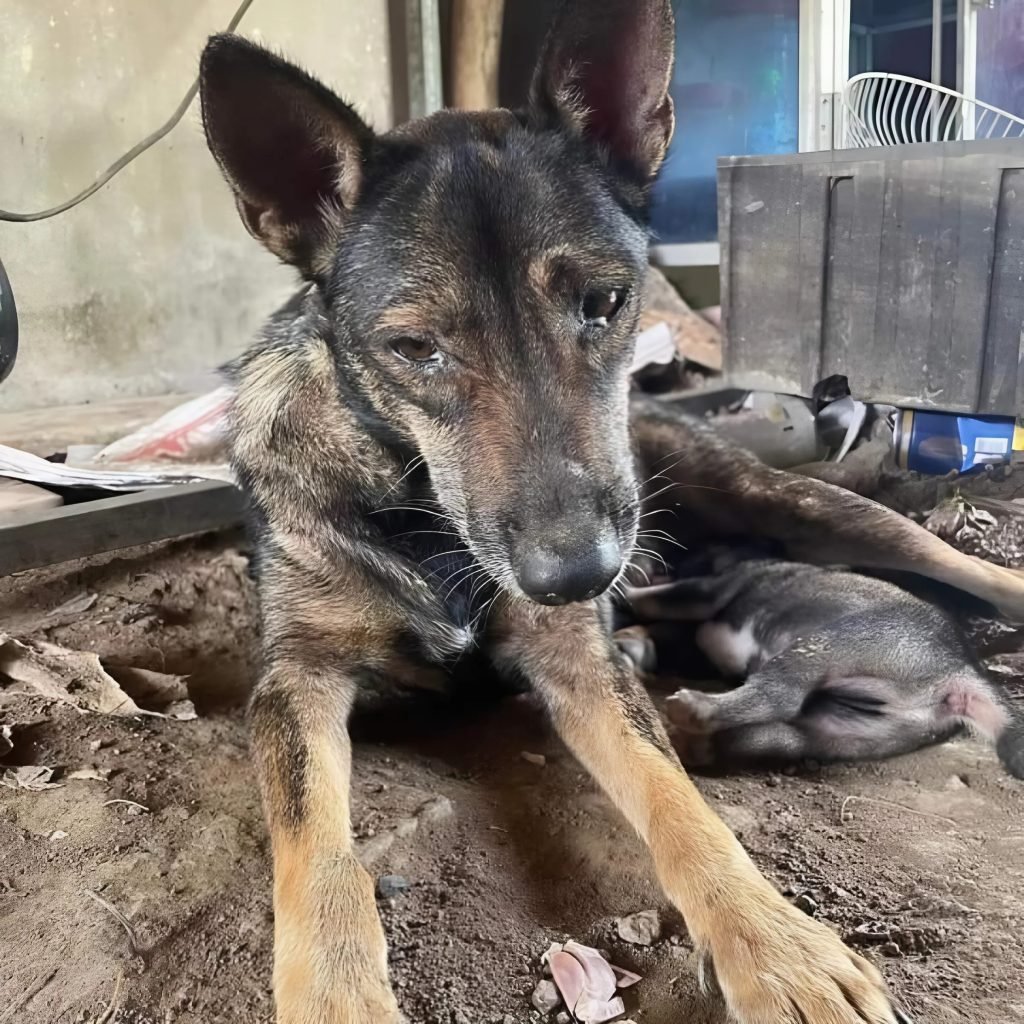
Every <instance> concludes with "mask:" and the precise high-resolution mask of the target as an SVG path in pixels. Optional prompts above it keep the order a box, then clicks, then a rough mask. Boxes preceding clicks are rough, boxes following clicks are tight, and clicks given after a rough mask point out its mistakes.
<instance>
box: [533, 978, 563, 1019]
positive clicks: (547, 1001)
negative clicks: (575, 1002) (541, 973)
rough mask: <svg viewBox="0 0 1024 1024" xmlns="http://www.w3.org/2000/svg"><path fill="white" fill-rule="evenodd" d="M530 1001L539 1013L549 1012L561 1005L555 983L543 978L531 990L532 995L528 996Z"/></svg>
mask: <svg viewBox="0 0 1024 1024" xmlns="http://www.w3.org/2000/svg"><path fill="white" fill-rule="evenodd" d="M530 1002H531V1003H533V1005H534V1008H535V1009H537V1010H539V1011H540V1012H541V1013H551V1011H552V1010H555V1009H557V1008H558V1007H559V1005H561V1002H562V997H561V996H560V995H559V994H558V989H557V988H556V987H555V983H554V982H553V981H548V980H547V978H544V979H542V980H541V981H538V982H537V987H536V988H535V989H534V990H533V995H532V996H530Z"/></svg>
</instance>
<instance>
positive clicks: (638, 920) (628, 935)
mask: <svg viewBox="0 0 1024 1024" xmlns="http://www.w3.org/2000/svg"><path fill="white" fill-rule="evenodd" d="M615 930H616V931H617V932H618V934H619V938H620V939H622V941H623V942H631V943H633V945H634V946H653V945H654V943H656V942H657V941H658V939H660V938H661V917H660V916H659V915H658V912H657V911H656V910H641V911H640V912H639V913H637V914H629V915H628V916H627V917H620V918H618V919H617V920H616V921H615Z"/></svg>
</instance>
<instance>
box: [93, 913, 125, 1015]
mask: <svg viewBox="0 0 1024 1024" xmlns="http://www.w3.org/2000/svg"><path fill="white" fill-rule="evenodd" d="M110 909H111V910H113V909H114V908H113V907H111V908H110ZM114 913H115V914H116V913H117V911H116V910H114ZM123 981H124V973H123V972H122V971H118V972H117V979H116V980H115V982H114V994H113V995H112V996H111V997H110V1002H109V1003H108V1004H107V1008H106V1009H105V1010H104V1011H103V1013H102V1014H101V1015H100V1016H99V1017H97V1018H96V1024H107V1021H109V1020H110V1019H111V1018H112V1017H113V1016H114V1014H115V1013H116V1012H117V1011H118V1010H119V1009H120V1008H121V983H122V982H123Z"/></svg>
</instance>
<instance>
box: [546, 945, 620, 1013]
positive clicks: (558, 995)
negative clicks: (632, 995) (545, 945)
mask: <svg viewBox="0 0 1024 1024" xmlns="http://www.w3.org/2000/svg"><path fill="white" fill-rule="evenodd" d="M541 961H542V963H544V965H545V966H546V967H547V969H548V970H550V972H551V977H552V979H553V980H552V981H546V980H545V981H541V982H539V983H538V985H537V987H536V988H535V989H534V992H533V996H532V1000H531V1001H532V1002H533V1005H534V1006H535V1007H536V1008H537V1009H538V1010H540V1011H541V1013H551V1012H552V1011H553V1010H554V1009H556V1008H557V1007H558V1006H559V1005H560V1004H561V1003H562V1002H564V1003H565V1006H566V1008H567V1009H568V1010H569V1015H568V1016H567V1018H566V1019H570V1020H573V1021H578V1022H579V1024H604V1022H605V1021H610V1020H614V1019H615V1018H616V1017H620V1016H621V1015H622V1014H623V1013H624V1012H625V1005H624V1004H623V1002H622V999H621V998H620V997H619V996H617V995H616V994H615V991H616V989H621V988H629V986H630V985H635V984H636V983H637V982H638V981H640V975H639V974H634V973H633V972H632V971H627V970H625V969H623V968H621V967H615V966H614V965H613V964H610V963H608V960H607V959H606V957H605V956H604V955H603V954H602V952H601V951H600V950H597V949H593V948H592V947H591V946H584V945H583V944H582V943H579V942H574V941H571V940H570V941H569V942H566V943H564V944H559V943H555V944H554V945H552V946H551V947H550V948H549V949H548V951H547V952H546V953H545V954H544V956H543V957H541ZM552 990H554V991H555V995H554V999H553V1001H552V998H551V993H552ZM541 1004H543V1006H544V1007H546V1009H545V1008H542V1005H541Z"/></svg>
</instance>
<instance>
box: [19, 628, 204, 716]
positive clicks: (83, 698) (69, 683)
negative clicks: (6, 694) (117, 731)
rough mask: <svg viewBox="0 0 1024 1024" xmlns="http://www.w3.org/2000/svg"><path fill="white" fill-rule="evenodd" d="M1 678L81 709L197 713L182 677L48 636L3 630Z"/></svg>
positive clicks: (111, 712) (121, 713)
mask: <svg viewBox="0 0 1024 1024" xmlns="http://www.w3.org/2000/svg"><path fill="white" fill-rule="evenodd" d="M0 677H6V679H7V680H10V681H12V682H15V683H20V684H21V685H23V686H28V687H30V688H31V689H33V690H35V692H36V693H38V694H39V695H40V696H42V697H46V698H47V699H49V700H57V701H61V702H62V703H65V704H70V705H71V706H72V707H74V708H77V709H78V710H79V711H81V712H87V711H95V712H97V713H99V714H103V715H118V716H128V717H133V716H138V715H158V716H160V717H167V716H170V717H174V718H177V719H179V720H181V721H187V720H188V719H190V718H194V717H195V708H194V707H193V706H192V704H191V701H189V700H188V688H187V687H186V685H185V680H184V678H183V677H182V676H176V675H169V674H168V673H166V672H153V671H151V670H149V669H141V668H134V667H132V666H126V665H106V666H105V665H104V664H103V662H101V661H100V658H99V655H97V654H94V653H93V652H92V651H73V650H70V649H69V648H67V647H61V646H59V645H58V644H51V643H49V642H47V641H45V640H27V639H26V640H17V639H15V638H14V637H12V636H8V635H7V634H5V633H0ZM2 682H3V680H2V679H0V685H2Z"/></svg>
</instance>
